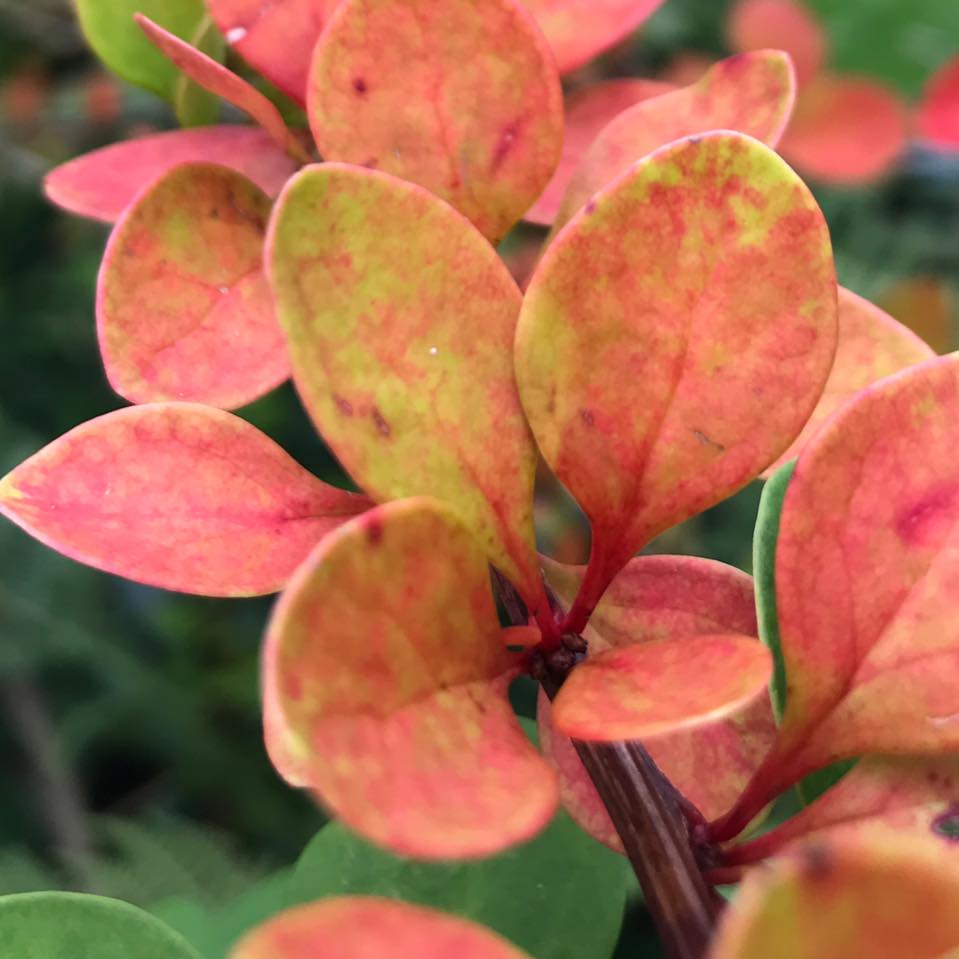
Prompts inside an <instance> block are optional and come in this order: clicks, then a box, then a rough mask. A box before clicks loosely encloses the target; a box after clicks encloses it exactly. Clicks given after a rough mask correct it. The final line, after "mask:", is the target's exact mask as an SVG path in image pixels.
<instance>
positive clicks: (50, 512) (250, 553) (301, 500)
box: [0, 403, 369, 596]
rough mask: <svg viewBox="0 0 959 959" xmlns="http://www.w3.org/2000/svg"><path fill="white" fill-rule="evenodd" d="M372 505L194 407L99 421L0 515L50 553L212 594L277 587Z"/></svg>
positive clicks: (24, 483) (9, 489)
mask: <svg viewBox="0 0 959 959" xmlns="http://www.w3.org/2000/svg"><path fill="white" fill-rule="evenodd" d="M368 506H369V501H368V500H366V498H365V497H362V496H355V495H353V494H351V493H346V492H344V491H343V490H339V489H335V488H334V487H332V486H327V485H326V484H325V483H322V482H320V480H318V479H317V478H316V477H315V476H312V475H310V474H309V473H307V472H306V470H304V469H303V468H302V467H301V466H299V465H298V464H297V463H295V462H294V461H293V460H292V459H291V458H290V457H289V456H288V455H287V454H286V453H284V452H283V450H281V449H280V448H279V447H278V446H277V445H276V444H275V443H274V442H273V441H272V440H271V439H269V437H267V436H265V435H264V434H263V433H261V432H260V431H259V430H257V429H256V428H254V427H253V426H250V424H249V423H246V422H245V421H243V420H241V419H240V418H239V417H236V416H232V415H231V414H229V413H223V412H220V411H219V410H215V409H213V408H211V407H208V406H199V405H195V404H192V403H157V404H149V405H145V406H136V407H133V408H130V409H124V410H118V411H117V412H115V413H108V414H106V416H101V417H98V418H97V419H95V420H91V421H90V422H88V423H84V424H83V425H82V426H78V427H77V428H76V429H74V430H71V431H70V432H69V433H67V434H66V435H65V436H62V437H60V439H58V440H55V441H54V442H53V443H51V444H50V445H49V446H47V447H45V448H44V449H42V450H40V452H39V453H36V454H34V455H33V456H32V457H30V459H28V460H26V461H25V462H24V463H21V464H20V466H18V467H17V468H16V469H14V470H13V471H12V472H11V473H9V474H8V475H7V476H6V477H5V478H4V479H3V480H2V481H0V512H2V513H3V514H4V515H5V516H7V517H8V518H9V519H11V520H13V522H15V523H16V524H17V525H18V526H21V527H23V529H25V530H26V531H27V532H28V533H30V534H31V535H32V536H35V537H36V538H37V539H39V540H40V541H41V542H43V543H45V544H46V545H48V546H51V547H52V548H54V549H56V550H58V551H59V552H61V553H64V554H65V555H67V556H70V557H71V558H73V559H76V560H78V561H80V562H82V563H87V564H89V565H91V566H96V567H97V568H98V569H103V570H106V571H107V572H111V573H116V574H118V575H120V576H126V577H127V578H129V579H133V580H137V581H138V582H143V583H148V584H150V585H153V586H161V587H163V588H165V589H176V590H180V591H183V592H190V593H199V594H201V595H208V596H249V595H255V594H258V593H270V592H274V591H276V590H278V589H280V588H281V587H282V586H283V584H284V583H285V582H286V581H287V579H288V578H289V576H290V574H291V573H292V572H293V570H294V569H295V568H296V567H297V566H298V565H299V563H300V562H301V561H302V560H303V559H304V558H305V557H306V555H307V554H308V553H309V551H310V550H311V549H312V547H313V546H314V545H315V544H316V543H317V541H318V540H320V539H321V538H322V537H323V536H324V534H325V533H327V532H329V531H330V530H331V529H333V528H334V527H335V526H337V525H339V524H340V523H342V522H343V521H344V520H345V519H347V518H348V517H351V516H354V515H356V513H358V512H361V511H362V510H363V509H365V508H367V507H368Z"/></svg>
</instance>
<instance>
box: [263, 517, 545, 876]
mask: <svg viewBox="0 0 959 959" xmlns="http://www.w3.org/2000/svg"><path fill="white" fill-rule="evenodd" d="M264 657H265V659H264V661H265V667H264V668H265V681H264V683H265V687H264V700H265V706H264V710H265V713H266V716H267V721H266V724H265V725H266V734H267V737H268V742H267V745H268V747H269V749H270V754H271V756H272V758H273V761H274V763H275V764H276V765H277V767H278V768H279V769H280V771H281V772H282V773H283V774H284V775H286V776H288V777H289V778H290V779H291V780H292V781H293V782H294V783H296V784H305V785H308V786H309V787H310V788H311V789H313V790H314V791H315V792H316V793H317V794H318V796H319V797H320V799H322V800H323V802H324V803H325V804H326V805H328V806H329V807H330V808H331V810H332V811H333V812H334V813H335V814H336V815H338V816H339V817H341V818H342V819H343V821H344V822H345V823H346V824H347V825H348V826H350V827H351V828H353V829H355V830H356V831H357V832H360V833H361V834H363V835H364V836H366V837H367V838H369V839H371V840H372V841H374V842H377V843H380V844H382V845H384V846H387V847H388V848H390V849H392V850H394V851H395V852H398V853H401V854H403V855H409V856H417V857H420V858H437V859H444V858H445V859H449V858H466V857H470V856H482V855H488V854H490V853H493V852H497V851H499V850H501V849H504V848H506V847H508V846H510V845H513V844H515V843H518V842H521V841H523V840H524V839H528V838H529V837H530V836H532V835H533V834H535V833H536V832H537V831H538V830H539V829H541V828H542V827H543V826H545V825H546V823H547V821H548V820H549V818H550V816H551V815H552V813H553V811H554V809H555V806H556V801H557V787H556V781H555V777H554V776H553V775H552V772H551V771H550V769H549V768H548V766H547V765H546V763H545V762H544V761H543V760H542V759H541V758H540V756H539V755H538V754H537V753H536V751H535V749H534V748H533V747H532V745H531V744H530V743H529V741H528V740H527V739H526V737H525V735H524V734H523V731H522V728H521V727H520V725H519V723H518V721H517V719H516V717H515V715H514V713H513V710H512V708H511V707H510V704H509V700H508V698H507V689H506V687H507V685H508V682H509V680H510V678H511V677H512V675H513V674H514V671H515V669H514V666H513V663H512V660H511V658H510V655H509V654H508V653H507V651H506V645H505V643H504V642H503V640H502V637H501V635H500V627H499V624H498V621H497V618H496V610H495V607H494V605H493V600H492V594H491V591H490V582H489V572H488V567H487V564H486V559H485V557H484V555H483V553H482V551H481V549H480V548H479V547H478V545H477V544H476V542H475V541H474V540H473V538H472V537H471V536H470V535H469V533H468V532H467V531H466V530H465V529H464V528H463V527H462V526H461V525H460V524H459V522H458V521H457V520H456V518H455V516H454V514H453V513H452V512H451V511H450V510H448V509H447V508H446V507H444V506H443V505H442V504H440V503H439V502H437V501H435V500H426V499H413V500H401V501H398V502H395V503H391V504H389V505H388V506H383V507H380V508H379V509H377V510H373V511H371V512H370V513H368V514H367V515H366V516H365V517H363V518H362V520H361V521H358V522H353V523H348V524H346V525H345V526H344V527H343V528H342V530H341V531H340V532H339V533H338V534H337V535H334V536H331V537H328V538H327V539H325V540H324V541H323V542H322V543H321V544H320V546H319V548H318V549H317V550H316V551H315V552H314V553H313V555H312V556H311V557H310V558H309V559H308V560H307V562H306V563H304V565H303V566H302V567H301V568H300V570H299V571H298V572H297V575H296V576H295V577H294V579H293V580H292V582H291V583H290V585H289V587H288V588H287V590H286V591H285V592H284V594H283V596H282V598H281V600H280V602H279V604H278V605H277V608H276V610H275V612H274V615H273V618H272V621H271V623H270V628H269V632H268V635H267V639H266V647H265V653H264Z"/></svg>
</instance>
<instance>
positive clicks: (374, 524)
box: [365, 513, 383, 546]
mask: <svg viewBox="0 0 959 959" xmlns="http://www.w3.org/2000/svg"><path fill="white" fill-rule="evenodd" d="M365 525H366V538H367V540H369V542H370V544H371V545H372V546H376V544H377V543H379V542H380V540H382V539H383V523H382V522H381V521H380V518H379V516H376V515H374V514H373V513H367V515H366V524H365Z"/></svg>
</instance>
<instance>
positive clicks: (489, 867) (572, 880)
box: [291, 813, 626, 959]
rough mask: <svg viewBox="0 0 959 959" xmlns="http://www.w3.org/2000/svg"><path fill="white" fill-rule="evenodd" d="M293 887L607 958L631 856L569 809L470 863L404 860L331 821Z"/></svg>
mask: <svg viewBox="0 0 959 959" xmlns="http://www.w3.org/2000/svg"><path fill="white" fill-rule="evenodd" d="M291 891H292V893H293V895H294V896H296V897H297V898H302V899H316V898H319V897H322V896H334V895H344V894H364V895H380V896H388V897H393V898H398V899H403V900H406V901H407V902H414V903H419V904H421V905H425V906H432V907H434V908H436V909H440V910H443V911H445V912H452V913H456V914H458V915H461V916H464V917H466V918H468V919H472V920H474V921H476V922H480V923H483V924H484V925H487V926H490V927H491V928H493V929H495V930H496V931H497V932H499V933H500V934H501V935H503V936H505V937H506V938H507V939H510V940H511V941H512V942H514V943H516V945H518V946H520V947H522V948H523V949H526V950H527V951H528V952H530V953H531V954H532V955H534V956H536V957H537V959H571V957H576V956H589V957H590V959H605V957H608V956H610V955H612V952H613V949H614V947H615V944H616V939H617V936H618V934H619V928H620V925H621V922H622V917H623V906H624V903H625V898H626V861H625V860H624V859H623V858H621V857H620V856H617V855H616V854H615V853H613V852H611V851H610V850H608V849H606V848H604V847H603V846H601V845H600V844H599V843H597V842H596V841H595V840H593V839H590V838H589V837H588V836H587V835H586V834H585V833H583V832H581V831H580V830H579V828H578V827H577V826H576V825H575V824H574V823H573V821H572V820H571V819H570V818H569V817H568V816H566V814H565V813H560V814H559V815H558V816H557V817H556V818H555V819H554V820H553V822H552V823H551V825H550V826H549V828H548V829H547V830H546V831H545V832H543V833H541V834H540V835H539V836H538V837H537V838H536V839H534V840H533V841H532V842H530V843H527V844H526V845H524V846H520V847H518V848H516V849H512V850H510V851H509V852H508V853H506V854H504V855H501V856H497V857H495V858H493V859H486V860H483V861H481V862H473V863H449V864H447V863H443V864H435V863H420V862H414V861H411V860H408V859H399V858H397V857H395V856H392V855H390V854H388V853H386V852H382V851H380V850H379V849H377V848H375V847H374V846H370V845H368V844H366V843H364V842H362V841H361V840H360V839H358V838H356V837H355V836H353V835H352V834H351V833H349V832H347V830H346V829H344V828H343V826H341V825H340V824H339V823H331V824H330V825H328V826H326V827H324V828H323V829H322V830H321V831H320V832H319V833H318V834H317V836H316V837H315V838H314V839H313V841H312V842H311V843H310V844H309V845H308V846H307V847H306V850H305V851H304V853H303V855H302V856H301V857H300V861H299V862H298V863H297V865H296V868H295V869H294V872H293V877H292V880H291Z"/></svg>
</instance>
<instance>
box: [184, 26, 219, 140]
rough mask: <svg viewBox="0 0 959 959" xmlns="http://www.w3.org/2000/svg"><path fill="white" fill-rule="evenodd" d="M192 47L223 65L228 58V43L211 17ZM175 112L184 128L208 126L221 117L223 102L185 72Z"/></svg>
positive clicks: (196, 35)
mask: <svg viewBox="0 0 959 959" xmlns="http://www.w3.org/2000/svg"><path fill="white" fill-rule="evenodd" d="M190 45H191V46H193V47H196V48H197V50H199V51H201V52H202V53H204V54H206V56H208V57H210V58H211V59H213V60H215V61H216V62H217V63H221V64H222V63H223V61H224V60H225V59H226V49H227V48H226V41H225V40H224V39H223V34H221V33H220V31H219V30H217V28H216V25H215V24H214V23H213V21H212V20H211V19H210V17H209V16H206V17H204V18H203V19H202V20H201V21H200V25H199V26H198V27H197V29H196V30H195V32H194V33H193V35H192V36H191V37H190ZM173 111H174V113H176V118H177V121H178V122H179V124H180V126H182V127H200V126H207V125H208V124H210V123H214V122H215V121H216V118H217V117H218V116H219V114H220V100H219V97H217V96H215V95H214V94H212V93H210V91H209V90H206V89H205V88H204V87H202V86H201V85H200V84H198V83H195V82H194V81H193V80H192V79H190V77H188V76H187V75H186V74H185V73H181V74H180V76H179V77H177V80H176V83H175V84H174V87H173Z"/></svg>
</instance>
